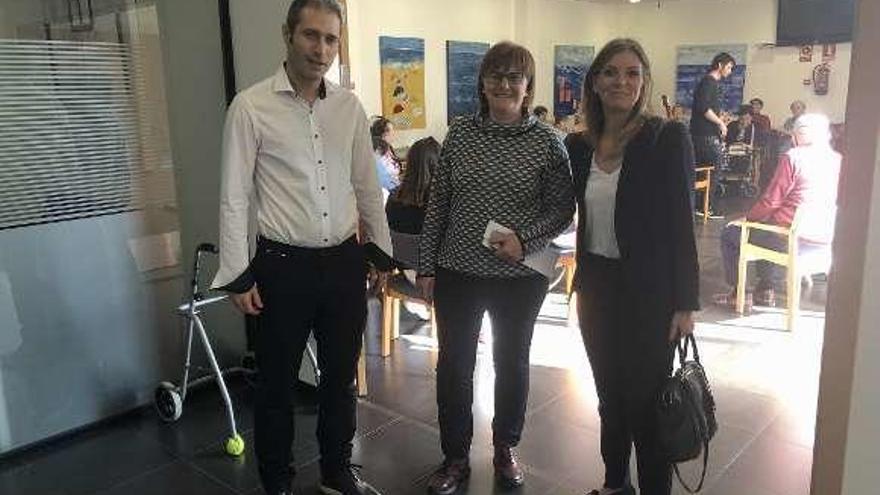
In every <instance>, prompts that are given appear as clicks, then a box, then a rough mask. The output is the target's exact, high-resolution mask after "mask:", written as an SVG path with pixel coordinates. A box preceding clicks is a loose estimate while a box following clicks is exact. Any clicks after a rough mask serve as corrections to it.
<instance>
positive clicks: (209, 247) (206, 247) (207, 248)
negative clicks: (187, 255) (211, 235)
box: [196, 242, 220, 254]
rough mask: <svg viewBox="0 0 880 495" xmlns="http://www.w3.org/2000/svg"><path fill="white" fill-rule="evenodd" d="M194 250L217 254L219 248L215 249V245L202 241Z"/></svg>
mask: <svg viewBox="0 0 880 495" xmlns="http://www.w3.org/2000/svg"><path fill="white" fill-rule="evenodd" d="M196 251H198V252H207V253H213V254H217V253H219V252H220V250H218V249H217V246H215V245H213V244H211V243H210V242H203V243H201V244H199V247H197V248H196Z"/></svg>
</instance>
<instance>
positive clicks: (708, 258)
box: [0, 220, 825, 495]
mask: <svg viewBox="0 0 880 495" xmlns="http://www.w3.org/2000/svg"><path fill="white" fill-rule="evenodd" d="M722 224H723V222H721V221H718V220H716V221H713V222H712V223H710V225H709V226H708V227H706V228H703V227H699V228H698V231H699V238H700V241H699V242H700V251H701V265H702V269H703V274H702V283H703V285H702V293H703V303H704V307H705V308H706V309H705V310H704V311H703V312H702V313H701V314H700V316H699V319H700V323H699V325H698V330H697V334H698V337H699V342H700V348H701V354H702V357H703V361H704V363H705V364H706V365H707V367H708V372H709V374H710V380H711V381H712V383H713V388H714V391H715V396H716V401H717V403H718V418H719V422H720V425H721V427H720V430H719V433H718V435H717V436H716V437H715V439H714V440H713V442H712V444H711V450H710V458H709V470H708V475H707V479H706V487H705V489H704V493H707V494H711V495H732V494H740V493H748V494H750V495H805V494H807V493H808V492H809V482H810V466H811V461H812V444H813V428H814V421H815V403H816V393H817V382H818V363H819V355H820V349H821V330H822V327H823V322H824V317H823V316H824V315H823V312H822V308H823V304H824V288H825V287H824V284H823V283H821V282H819V283H817V284H816V285H815V286H814V287H813V289H812V290H809V291H807V292H806V293H805V296H804V297H805V302H804V304H803V307H805V308H806V309H807V311H806V313H805V315H804V316H803V317H802V318H801V320H800V321H799V328H798V331H797V332H795V333H793V334H790V333H787V332H784V331H782V330H781V329H782V327H783V317H782V314H781V312H779V311H774V310H770V309H761V308H758V310H756V311H755V313H754V314H752V315H750V316H747V317H742V318H736V317H735V316H734V315H732V314H728V313H726V312H724V311H720V310H718V309H716V308H712V307H711V305H710V301H711V295H712V294H713V293H715V292H719V291H720V290H722V289H723V287H722V285H721V277H720V260H719V258H718V248H717V246H718V231H719V228H720V226H721V225H722ZM564 315H565V306H564V298H563V297H562V296H561V295H559V294H551V295H550V297H548V299H547V302H546V303H545V307H544V309H543V311H542V315H541V318H540V321H539V326H538V328H537V329H536V332H535V339H534V345H533V352H532V362H533V365H532V374H531V396H530V400H529V407H528V418H527V421H526V431H525V433H524V438H523V441H522V444H521V445H520V448H519V452H520V454H521V459H522V461H523V462H524V464H525V465H526V467H527V471H528V477H527V482H526V485H525V487H524V488H523V489H522V490H520V491H519V492H517V493H523V494H547V495H550V494H553V495H574V494H583V493H585V492H586V491H587V490H588V489H589V488H592V487H596V486H599V484H600V481H601V479H602V468H601V461H600V458H599V450H598V442H599V440H598V438H599V434H598V421H597V417H596V412H595V411H596V398H595V394H594V391H593V386H592V381H591V377H590V372H589V368H588V366H587V365H586V359H585V356H584V352H583V347H582V344H581V341H580V337H579V333H578V332H577V331H576V330H575V329H574V328H569V327H567V326H566V324H565V320H564ZM409 327H410V329H411V331H410V333H408V334H405V335H404V336H403V337H402V338H401V339H400V340H398V341H396V342H395V344H394V350H393V354H392V356H391V357H390V358H388V359H384V360H383V359H381V358H380V357H378V356H376V355H375V354H373V355H370V356H369V357H368V363H369V380H368V382H369V389H370V395H369V397H367V398H366V399H365V400H363V401H361V404H360V408H359V418H358V419H359V422H358V423H359V424H358V434H357V439H356V441H355V453H354V457H355V461H356V462H357V463H359V464H362V465H363V473H364V475H365V477H366V478H367V479H369V480H370V481H371V482H373V484H374V485H375V486H376V487H377V488H379V489H380V490H382V491H383V492H384V493H386V494H411V493H414V494H417V493H424V491H425V488H424V487H425V482H426V477H427V475H428V473H429V472H430V471H431V470H432V469H433V468H434V466H435V464H436V463H437V462H438V461H439V460H440V449H439V438H438V429H437V419H436V413H437V406H436V403H435V396H434V394H435V386H434V365H435V361H436V351H435V349H434V344H433V342H431V341H430V339H428V338H427V337H426V335H427V333H426V329H425V328H422V327H418V326H417V325H416V324H415V323H414V322H412V321H410V324H409ZM489 338H490V336H489V335H488V332H487V335H486V340H488V339H489ZM369 344H370V348H371V349H376V348H377V347H378V346H377V342H376V338H375V336H373V337H372V339H371V341H370V342H369ZM490 349H491V347H490V346H489V345H486V343H484V344H483V345H482V346H481V349H480V357H479V360H478V370H477V372H476V375H477V380H476V381H477V385H476V391H475V405H474V409H475V439H474V448H473V454H472V461H471V462H472V466H473V469H474V472H473V476H472V478H471V480H470V484H469V487H468V490H467V493H470V494H476V495H484V494H490V493H494V492H495V489H494V487H493V481H492V468H491V456H490V448H491V446H490V438H491V435H490V424H491V416H492V408H493V395H492V381H493V371H492V366H491V355H490V352H491V351H490ZM233 389H234V400H235V404H236V409H237V412H238V414H239V422H240V423H241V425H242V426H243V428H244V429H245V432H246V433H245V441H246V442H247V450H246V452H245V454H244V456H242V457H241V458H238V459H234V458H231V457H228V456H226V455H225V454H223V452H222V448H221V445H220V441H221V440H222V439H223V437H224V436H225V433H224V428H225V418H224V416H223V409H222V405H221V402H220V399H219V396H218V395H217V393H216V392H215V391H214V390H213V389H211V388H208V389H206V390H204V391H201V392H199V393H196V394H194V395H192V396H191V397H190V398H188V400H187V404H186V408H185V412H184V415H183V417H182V418H181V420H180V421H179V422H178V423H176V424H174V425H163V424H160V423H159V422H158V421H157V420H156V418H155V417H154V415H153V413H152V411H151V410H144V411H140V412H137V413H135V414H132V415H130V416H129V417H125V418H122V419H120V420H118V421H115V422H113V423H111V424H108V425H104V426H101V427H99V428H97V429H94V430H92V431H89V432H86V433H83V434H79V435H76V436H74V437H72V438H68V439H65V440H63V441H61V442H58V443H55V444H52V445H49V446H44V447H41V448H39V449H36V450H33V451H30V452H26V453H24V454H22V455H19V456H17V457H15V458H12V459H4V460H3V461H2V464H0V493H2V494H4V495H20V494H28V495H31V494H36V495H51V494H88V493H99V494H103V495H121V494H127V495H132V494H236V493H238V494H255V495H256V494H258V493H262V492H261V490H260V488H259V481H258V478H257V471H256V467H255V458H254V452H253V449H252V443H253V438H252V432H251V422H252V416H253V415H252V407H251V403H252V402H251V393H250V389H249V387H248V385H247V384H246V383H244V382H243V381H239V382H238V383H236V384H235V386H234V387H233ZM314 429H315V417H314V416H313V415H308V414H303V415H300V416H298V417H297V432H298V433H297V440H296V445H295V446H294V452H295V458H296V462H297V466H298V476H297V484H298V486H299V487H301V488H302V489H303V493H313V492H314V491H315V485H316V481H317V477H318V472H317V464H316V460H317V452H318V451H317V444H316V443H315V440H314V434H313V432H314ZM696 468H697V466H696V463H694V465H688V466H684V469H683V474H684V476H685V477H687V479H690V480H693V479H694V478H695V476H696V475H697V474H698V471H697V469H696ZM674 493H676V494H682V493H684V491H683V490H682V489H681V488H680V487H678V486H677V485H676V488H675V490H674Z"/></svg>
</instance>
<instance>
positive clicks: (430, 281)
mask: <svg viewBox="0 0 880 495" xmlns="http://www.w3.org/2000/svg"><path fill="white" fill-rule="evenodd" d="M416 285H417V286H418V287H419V292H420V293H421V294H422V299H424V300H425V301H427V302H429V303H433V302H434V277H419V278H417V279H416Z"/></svg>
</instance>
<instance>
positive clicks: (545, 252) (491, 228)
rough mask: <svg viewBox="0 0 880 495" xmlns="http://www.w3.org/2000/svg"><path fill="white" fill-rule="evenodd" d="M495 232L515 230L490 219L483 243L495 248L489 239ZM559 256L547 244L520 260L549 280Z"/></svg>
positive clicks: (502, 232) (551, 277) (511, 231)
mask: <svg viewBox="0 0 880 495" xmlns="http://www.w3.org/2000/svg"><path fill="white" fill-rule="evenodd" d="M494 232H499V233H501V234H512V233H513V230H511V229H509V228H507V227H505V226H504V225H501V224H500V223H498V222H496V221H495V220H489V223H487V224H486V231H485V232H483V245H484V246H486V247H487V248H489V249H493V250H494V248H493V247H492V245H491V244H490V243H489V239H490V238H491V237H492V234H493V233H494ZM558 258H559V253H558V252H557V251H556V250H555V249H553V248H552V247H551V246H547V247H545V248H544V249H542V250H541V251H538V252H537V253H533V254H530V255H527V256H526V257H525V259H523V260H522V261H521V262H520V264H522V265H524V266H526V267H528V268H531V269H532V270H534V271H536V272H538V273H540V274H541V275H543V276H545V277H547V280H552V279H553V275H554V271H555V268H556V261H557V260H558Z"/></svg>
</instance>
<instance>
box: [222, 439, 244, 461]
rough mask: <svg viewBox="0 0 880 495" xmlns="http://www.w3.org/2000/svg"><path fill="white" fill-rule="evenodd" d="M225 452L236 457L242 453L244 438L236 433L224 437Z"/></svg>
mask: <svg viewBox="0 0 880 495" xmlns="http://www.w3.org/2000/svg"><path fill="white" fill-rule="evenodd" d="M226 453H227V454H229V455H234V456H236V457H238V456H240V455H241V454H244V439H243V438H241V435H238V434H236V435H235V436H234V437H229V438H227V439H226Z"/></svg>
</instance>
